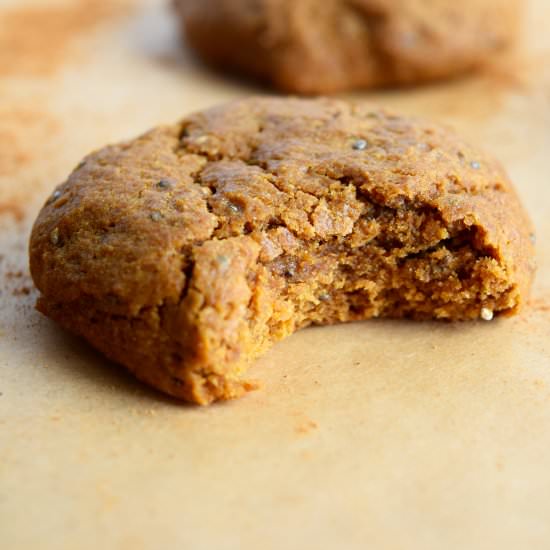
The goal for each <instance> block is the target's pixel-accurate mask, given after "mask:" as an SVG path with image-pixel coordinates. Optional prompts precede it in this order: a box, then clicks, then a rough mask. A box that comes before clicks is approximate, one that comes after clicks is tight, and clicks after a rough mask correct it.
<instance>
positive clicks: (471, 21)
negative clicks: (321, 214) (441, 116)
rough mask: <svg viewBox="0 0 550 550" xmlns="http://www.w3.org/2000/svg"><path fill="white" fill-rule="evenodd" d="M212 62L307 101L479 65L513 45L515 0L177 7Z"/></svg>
mask: <svg viewBox="0 0 550 550" xmlns="http://www.w3.org/2000/svg"><path fill="white" fill-rule="evenodd" d="M176 6H177V8H178V12H179V15H180V17H181V20H182V26H183V28H184V32H183V35H184V37H185V39H186V41H187V42H188V43H189V45H190V46H191V47H192V48H193V49H194V50H195V51H196V52H197V53H198V54H199V55H200V56H201V57H202V58H203V59H205V60H206V61H207V62H209V63H211V64H213V65H215V66H218V67H220V68H221V69H223V70H233V71H237V72H240V73H242V74H247V75H251V76H253V77H256V78H259V79H260V80H263V81H265V82H267V83H269V84H272V85H273V86H275V87H276V88H279V89H281V90H283V91H287V92H293V93H304V94H318V93H331V92H336V91H342V90H348V89H354V88H369V87H374V86H388V85H396V84H398V85H399V84H401V85H403V84H417V83H421V82H426V81H431V80H438V79H443V78H448V77H451V76H454V75H458V74H461V73H464V72H467V71H470V70H472V69H476V68H479V67H480V66H482V65H483V64H485V63H486V62H487V61H488V60H489V59H490V58H491V57H493V56H494V55H496V54H498V53H499V52H501V51H503V50H506V49H507V48H509V47H510V46H511V45H512V44H513V43H514V42H515V39H516V35H517V31H518V27H519V24H518V23H519V21H520V20H521V17H520V14H521V9H522V4H521V2H520V1H519V0H462V1H461V2H455V1H453V0H323V1H322V2H321V1H319V0H254V1H250V0H176Z"/></svg>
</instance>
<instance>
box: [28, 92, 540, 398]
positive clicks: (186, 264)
mask: <svg viewBox="0 0 550 550" xmlns="http://www.w3.org/2000/svg"><path fill="white" fill-rule="evenodd" d="M30 263H31V271H32V275H33V278H34V281H35V283H36V286H37V287H38V289H39V290H40V292H41V296H40V298H39V301H38V309H39V310H40V311H41V312H43V313H44V314H46V315H48V316H49V317H51V318H52V319H55V320H56V321H57V322H59V323H60V324H61V325H62V326H64V327H65V328H67V329H68V330H70V331H72V332H74V333H76V334H79V335H81V336H83V337H84V338H85V339H87V340H88V341H89V342H90V343H91V344H92V345H93V346H95V347H96V348H98V349H99V350H101V351H102V352H103V353H104V354H105V355H107V356H108V357H109V358H111V359H113V360H114V361H116V362H118V363H121V364H123V365H125V366H126V367H127V368H128V369H129V370H130V371H132V372H133V373H134V374H135V375H136V376H137V377H138V378H140V379H142V380H144V381H146V382H147V383H149V384H151V385H153V386H155V387H156V388H159V389H161V390H162V391H164V392H166V393H169V394H171V395H174V396H177V397H180V398H183V399H186V400H189V401H193V402H196V403H201V404H207V403H210V402H212V401H215V400H220V399H228V398H232V397H236V396H239V395H241V394H242V393H243V392H244V391H245V390H246V389H248V388H249V387H250V386H249V384H248V383H247V382H246V380H245V379H243V376H242V375H243V373H244V371H245V369H246V368H247V367H248V366H249V365H250V362H251V361H252V359H254V358H255V357H256V356H258V355H259V354H261V353H262V352H264V351H265V350H266V349H267V348H269V347H270V346H271V345H272V344H273V343H274V342H276V341H277V340H280V339H281V338H284V337H285V336H288V335H289V334H291V333H293V332H294V331H296V330H298V329H299V328H302V327H306V326H308V325H311V324H317V325H324V324H331V323H340V322H347V321H355V320H361V319H368V318H371V317H388V318H410V319H417V320H422V319H448V320H470V319H480V318H483V319H490V318H492V317H493V316H500V315H509V314H513V313H515V312H516V311H517V310H518V308H519V307H520V306H521V305H522V304H523V303H524V302H525V301H526V298H527V296H528V292H529V287H530V284H531V280H532V276H533V271H534V263H533V245H532V243H531V226H530V223H529V220H528V218H527V216H526V214H525V212H524V210H523V208H522V206H521V205H520V203H519V201H518V198H517V196H516V194H515V192H514V190H513V188H512V185H511V184H510V182H509V180H508V178H507V177H506V174H505V173H504V172H503V170H502V168H501V167H500V165H499V164H498V163H497V162H495V161H494V160H493V159H492V158H490V157H488V156H486V155H484V154H483V153H481V152H480V151H479V150H477V149H475V148H472V147H470V146H469V145H467V144H466V143H465V142H463V141H462V140H461V139H460V138H459V137H457V136H456V135H455V134H454V133H453V132H451V131H449V130H448V129H446V128H443V127H440V126H437V125H433V124H431V123H428V122H423V121H419V120H416V119H411V118H406V117H401V116H398V115H395V114H392V113H388V112H386V111H384V110H381V109H379V108H376V107H373V106H372V105H368V104H350V103H347V102H343V101H337V100H329V99H316V100H304V99H302V100H300V99H275V98H251V99H245V100H240V101H237V102H233V103H230V104H228V105H222V106H219V107H215V108H213V109H210V110H207V111H203V112H199V113H196V114H193V115H191V116H188V117H187V118H185V119H184V120H182V121H181V122H180V123H178V124H174V125H173V126H163V127H159V128H156V129H154V130H152V131H150V132H148V133H146V134H144V135H143V136H141V137H139V138H137V139H135V140H133V141H129V142H126V143H122V144H119V145H112V146H109V147H106V148H104V149H101V150H100V151H97V152H95V153H92V154H91V155H89V156H88V157H86V158H85V159H84V161H83V162H82V163H80V164H79V165H78V167H77V168H76V169H75V170H74V172H73V173H72V174H71V175H70V176H69V178H68V179H67V181H66V182H64V183H63V184H61V185H60V186H59V187H58V188H57V189H56V190H55V191H54V193H53V194H52V195H51V197H50V198H49V200H48V201H47V203H46V204H45V205H44V207H43V209H42V211H41V212H40V214H39V216H38V219H37V220H36V223H35V225H34V229H33V232H32V236H31V241H30ZM365 346H368V342H366V343H365Z"/></svg>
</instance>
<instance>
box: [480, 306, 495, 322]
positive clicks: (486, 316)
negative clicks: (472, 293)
mask: <svg viewBox="0 0 550 550" xmlns="http://www.w3.org/2000/svg"><path fill="white" fill-rule="evenodd" d="M480 316H481V318H482V319H483V320H484V321H492V320H493V317H494V316H495V315H494V313H493V310H492V309H489V308H488V307H482V308H481V314H480Z"/></svg>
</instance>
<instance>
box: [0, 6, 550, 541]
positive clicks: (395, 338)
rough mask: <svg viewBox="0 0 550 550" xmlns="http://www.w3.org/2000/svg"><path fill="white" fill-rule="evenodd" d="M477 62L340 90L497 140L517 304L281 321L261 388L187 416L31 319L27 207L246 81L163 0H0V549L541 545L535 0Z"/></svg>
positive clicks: (542, 361)
mask: <svg viewBox="0 0 550 550" xmlns="http://www.w3.org/2000/svg"><path fill="white" fill-rule="evenodd" d="M525 5H526V10H527V11H528V12H529V13H528V17H527V21H526V24H525V28H526V32H525V39H524V47H523V49H522V51H520V52H519V53H518V54H517V55H515V56H514V58H512V59H507V60H503V61H501V62H499V63H498V64H496V65H494V66H493V67H492V68H491V69H489V70H488V71H487V72H486V73H485V74H484V75H482V76H476V77H469V78H465V79H460V80H457V81H454V82H450V83H444V84H439V85H433V86H428V87H424V88H421V89H416V90H405V91H392V92H377V93H373V94H355V95H354V97H356V98H365V99H370V100H374V101H377V102H380V103H383V104H384V105H387V106H389V107H391V108H395V109H398V110H401V111H404V112H407V113H414V114H418V115H421V116H428V117H431V118H434V119H437V120H441V121H445V122H448V123H450V124H452V125H453V126H455V127H456V128H457V129H458V130H459V131H460V132H462V133H463V134H465V135H466V136H467V137H469V138H470V139H471V140H472V141H473V142H475V143H478V144H479V145H481V146H482V147H484V148H486V149H488V150H489V151H490V152H492V153H494V154H495V155H497V156H498V157H499V158H500V159H501V160H502V162H503V163H504V165H505V166H506V168H507V169H508V171H509V172H510V174H511V176H512V178H513V180H514V181H515V183H516V185H517V188H518V190H519V193H520V195H521V197H522V199H523V201H524V203H525V205H526V207H527V208H528V210H529V212H530V213H531V215H532V218H533V220H534V222H535V225H536V228H537V239H538V244H537V247H538V262H539V266H540V267H539V271H538V278H537V282H536V286H535V289H534V294H533V300H532V304H531V306H530V308H529V309H527V310H526V311H525V312H524V313H523V314H522V315H521V316H520V317H517V318H514V319H507V320H498V321H495V322H490V323H485V322H479V323H471V324H459V325H453V324H435V323H423V324H414V323H407V322H388V321H373V322H365V323H361V324H354V325H348V326H336V327H332V328H315V329H308V330H305V331H303V332H300V333H298V334H296V335H294V336H293V337H291V338H290V339H288V340H286V341H285V342H283V343H281V344H279V345H277V346H276V347H275V348H274V349H273V350H272V351H271V352H269V353H268V354H267V355H266V356H265V357H263V358H262V359H260V360H259V361H258V362H257V364H256V365H255V366H254V367H253V369H252V370H251V375H252V376H253V377H256V378H257V379H259V380H260V381H261V382H262V385H263V387H262V389H261V390H260V391H257V392H253V393H251V394H249V395H248V396H247V397H246V398H244V399H242V400H239V401H235V402H231V403H227V404H222V405H216V406H213V407H210V408H197V407H190V406H186V405H182V404H180V403H178V402H176V401H173V400H170V399H168V398H165V397H163V396H162V395H160V394H158V393H157V392H155V391H153V390H149V389H148V388H147V387H145V386H143V385H142V384H140V383H138V382H136V381H134V380H133V379H132V378H131V377H130V376H129V375H127V374H125V372H124V371H123V370H122V369H121V368H119V367H117V366H115V365H113V364H110V363H109V362H108V361H106V360H104V359H103V358H102V357H101V356H100V355H99V354H97V353H95V352H94V351H93V350H91V349H90V348H89V347H88V346H87V345H85V344H84V343H82V342H81V341H80V340H78V339H76V338H73V337H71V336H68V335H66V334H65V333H64V332H63V331H61V330H60V329H59V328H58V327H57V326H55V325H54V324H53V323H52V322H50V321H48V320H47V319H45V318H43V317H41V316H40V314H38V313H37V312H35V311H34V309H33V304H34V301H35V298H36V295H35V292H34V290H33V289H32V283H31V281H30V279H29V276H28V268H27V253H26V243H27V239H28V232H29V228H30V225H31V223H32V220H33V217H34V215H35V214H36V212H37V210H38V208H39V207H40V205H41V203H42V202H43V200H44V199H45V197H46V196H47V195H48V194H49V193H50V192H51V189H52V188H53V186H54V185H55V184H56V183H58V182H59V181H61V180H62V179H64V177H65V176H66V175H67V174H68V173H69V171H70V170H71V169H72V168H73V166H74V165H76V163H77V162H78V161H79V160H80V158H81V157H82V156H83V155H84V154H86V153H87V152H89V151H90V150H91V149H93V148H96V147H100V146H102V145H104V144H105V143H107V142H113V141H118V140H121V139H126V138H130V137H133V136H134V135H137V134H138V133H141V132H142V131H144V130H146V129H147V128H149V127H151V126H153V125H156V124H158V123H161V122H172V121H174V120H176V119H178V118H180V117H181V116H183V115H185V114H186V113H188V112H190V111H192V110H196V109H200V108H204V107H208V106H210V105H213V104H215V103H217V102H219V101H223V100H228V99H231V98H234V97H238V96H243V95H246V94H251V93H265V91H264V90H261V89H258V88H254V86H252V85H249V84H246V83H242V82H238V81H235V80H230V79H227V78H226V77H223V76H220V75H216V74H213V73H211V72H210V71H209V70H207V69H205V68H203V67H202V66H201V65H200V64H198V63H197V62H195V61H194V60H193V58H192V56H191V55H190V54H189V53H186V52H185V51H184V50H183V49H182V48H181V46H180V44H179V41H178V36H177V32H176V28H175V24H174V21H173V19H172V15H171V12H170V10H169V9H168V6H167V5H166V2H164V1H162V0H158V1H157V0H151V1H144V2H138V1H137V0H136V1H130V0H128V1H125V2H121V1H119V0H117V1H112V0H111V1H110V0H101V1H100V0H71V1H61V0H57V1H55V2H51V1H46V0H44V1H42V2H38V3H37V2H36V1H35V2H33V3H29V2H23V1H21V0H17V1H14V0H10V1H6V0H4V1H1V2H0V255H1V259H0V291H1V294H0V547H1V548H2V549H5V550H11V549H17V550H19V549H38V548H40V549H43V550H53V549H55V550H57V549H63V550H65V549H67V550H69V549H70V550H74V549H82V550H88V549H90V550H91V549H94V550H97V549H99V548H101V549H104V548H105V549H107V548H108V549H111V548H113V549H117V550H118V549H120V550H126V549H131V550H140V549H147V550H149V549H165V548H178V549H180V548H181V549H188V548H189V549H200V550H202V549H205V550H206V549H209V550H210V549H215V550H222V549H223V550H225V549H228V550H229V549H231V550H232V549H243V550H256V549H262V550H271V549H273V550H279V549H289V550H293V549H305V548H315V549H318V550H324V549H335V548H338V549H352V550H355V549H365V548H373V549H392V550H393V549H399V550H405V549H406V550H409V549H412V550H416V549H438V550H439V549H443V548H444V549H457V550H458V549H461V550H462V549H466V548H467V549H480V550H481V549H483V550H485V549H499V550H505V549H510V550H511V549H519V548H529V549H548V548H550V338H549V337H550V279H549V274H550V273H549V272H550V244H549V243H550V210H549V208H550V33H549V32H548V29H549V28H550V4H549V3H548V2H547V1H546V0H532V1H530V2H526V3H525Z"/></svg>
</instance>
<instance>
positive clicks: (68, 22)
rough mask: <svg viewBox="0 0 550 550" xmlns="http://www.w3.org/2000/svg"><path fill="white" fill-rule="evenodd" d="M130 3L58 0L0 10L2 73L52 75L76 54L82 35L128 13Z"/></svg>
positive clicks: (10, 74)
mask: <svg viewBox="0 0 550 550" xmlns="http://www.w3.org/2000/svg"><path fill="white" fill-rule="evenodd" d="M130 5H131V1H130V0H64V1H59V0H57V1H48V2H32V3H31V2H25V5H23V6H21V5H20V3H19V5H18V4H15V6H14V7H10V8H4V9H3V10H0V75H2V76H48V75H51V74H52V73H53V72H55V70H56V69H58V68H59V67H60V66H62V65H64V64H66V63H67V62H68V61H70V60H71V59H72V58H73V57H74V56H75V51H74V44H75V41H76V40H77V39H78V38H79V37H81V36H82V35H84V34H86V33H87V32H90V31H92V30H94V29H95V28H96V27H97V26H98V25H99V24H100V23H102V22H105V21H108V20H110V19H113V18H115V17H118V16H120V15H122V14H124V13H127V11H128V8H129V6H130Z"/></svg>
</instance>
